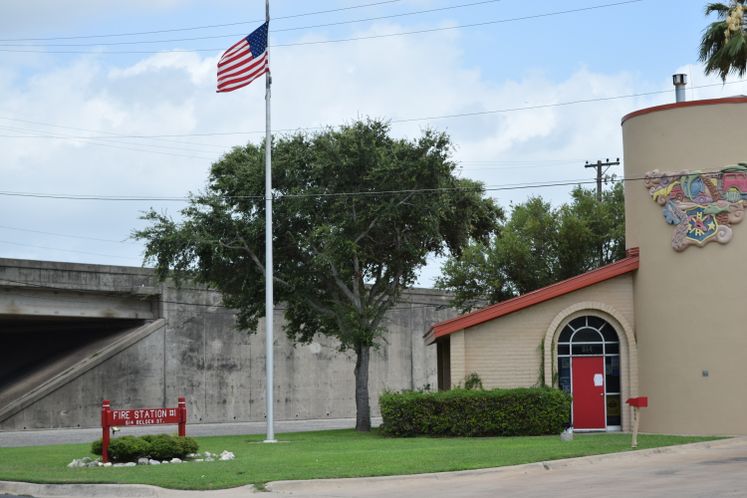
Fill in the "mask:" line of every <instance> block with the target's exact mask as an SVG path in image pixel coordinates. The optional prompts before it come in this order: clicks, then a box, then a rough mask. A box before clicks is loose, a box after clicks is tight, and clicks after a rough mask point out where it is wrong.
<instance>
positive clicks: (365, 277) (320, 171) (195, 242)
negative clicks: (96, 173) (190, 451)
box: [135, 121, 501, 431]
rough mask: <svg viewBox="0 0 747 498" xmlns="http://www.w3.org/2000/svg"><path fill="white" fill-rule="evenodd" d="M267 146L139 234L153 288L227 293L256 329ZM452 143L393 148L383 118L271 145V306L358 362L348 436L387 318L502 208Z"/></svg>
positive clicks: (224, 162) (365, 421)
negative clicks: (171, 280)
mask: <svg viewBox="0 0 747 498" xmlns="http://www.w3.org/2000/svg"><path fill="white" fill-rule="evenodd" d="M263 147H264V146H263V145H262V144H260V145H254V144H249V145H247V146H246V147H241V148H235V149H234V150H233V151H231V152H230V153H228V154H226V155H225V156H224V157H223V158H222V159H221V160H220V161H218V162H217V163H215V164H214V165H213V167H212V170H211V173H210V178H209V182H208V185H207V188H206V190H205V191H204V192H203V193H201V194H199V195H195V196H193V197H192V198H191V200H190V203H189V206H188V207H186V208H185V209H183V210H182V211H181V221H174V220H173V219H172V218H170V217H169V216H166V215H164V214H161V213H158V212H155V211H153V210H151V211H150V212H148V213H147V214H145V216H144V218H145V219H146V220H147V221H148V222H149V223H148V227H147V228H145V229H143V230H140V231H138V232H136V233H135V236H136V237H138V238H140V239H144V240H145V241H146V242H147V244H146V252H145V256H146V262H150V263H155V266H156V269H157V271H158V275H159V276H160V277H161V278H167V277H169V276H172V275H175V276H177V277H178V276H181V275H187V276H189V277H191V278H193V279H196V280H197V281H199V282H203V283H206V284H208V285H210V286H212V287H213V288H215V289H217V290H219V291H220V292H221V293H222V296H223V301H224V303H225V305H226V306H229V307H231V308H235V309H236V310H237V320H238V326H239V327H240V328H241V329H244V330H248V331H252V330H254V329H255V328H256V326H257V322H258V320H259V319H260V318H261V317H262V316H264V312H265V309H264V289H265V285H264V278H265V268H264V253H265V251H264V239H265V237H264V234H265V221H264V220H265V207H264V199H263V195H264V192H263V191H264V152H263V150H264V149H263ZM451 149H452V146H451V143H450V140H449V138H448V137H447V136H446V135H444V134H442V133H436V132H433V131H425V132H424V133H423V134H422V136H420V137H419V138H418V139H416V140H412V141H410V140H404V139H395V138H393V137H391V136H390V130H389V126H388V125H387V124H386V123H382V122H378V121H362V122H355V123H353V124H351V125H349V126H343V127H341V128H340V129H335V130H332V129H329V130H326V131H323V132H320V133H317V134H314V135H306V134H295V135H292V136H287V137H284V138H280V139H278V140H275V142H274V144H273V151H272V154H273V156H272V157H273V187H274V192H273V196H274V199H275V201H274V205H273V216H274V226H273V244H274V265H273V266H274V268H273V272H274V282H275V292H276V300H277V301H282V302H284V303H285V304H286V307H287V311H286V321H285V331H286V332H287V334H288V335H289V336H290V337H291V338H292V339H294V340H297V341H300V342H308V341H311V340H312V338H313V337H314V336H315V335H316V334H324V335H327V336H331V337H334V338H336V339H337V340H338V341H339V344H340V349H341V350H352V351H353V352H354V353H355V357H356V363H355V370H354V375H355V399H356V413H357V417H356V429H358V430H363V431H365V430H369V429H370V425H371V422H370V407H369V396H368V372H369V358H370V352H371V349H372V348H375V347H377V346H378V345H379V344H380V343H381V339H382V333H383V329H382V320H383V318H384V314H385V312H386V311H387V310H388V309H390V308H391V307H392V305H393V304H394V303H395V301H396V300H397V298H398V296H399V295H400V293H401V291H402V290H403V289H404V288H406V287H408V286H410V285H411V284H413V282H414V281H415V279H416V276H417V272H418V269H419V268H421V267H422V266H423V265H424V264H425V263H426V259H427V258H428V256H429V255H431V254H436V255H439V254H445V253H451V254H460V253H461V250H462V247H463V246H465V245H466V244H467V242H468V241H469V240H470V239H477V240H487V237H488V236H489V235H490V234H491V233H492V232H493V231H494V229H495V224H496V220H497V218H499V217H500V215H501V211H500V209H499V208H498V207H497V206H496V205H495V204H494V203H493V202H492V201H491V200H490V199H488V198H485V197H484V195H483V189H482V186H481V185H480V184H479V183H477V182H474V181H470V180H464V179H458V178H457V177H456V176H455V175H454V169H455V163H454V162H452V161H451V159H450V155H451Z"/></svg>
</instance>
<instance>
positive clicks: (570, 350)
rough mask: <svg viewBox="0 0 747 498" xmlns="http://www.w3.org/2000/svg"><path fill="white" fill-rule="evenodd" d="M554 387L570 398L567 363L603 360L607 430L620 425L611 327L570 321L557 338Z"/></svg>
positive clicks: (597, 321) (616, 345)
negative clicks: (578, 359) (581, 359)
mask: <svg viewBox="0 0 747 498" xmlns="http://www.w3.org/2000/svg"><path fill="white" fill-rule="evenodd" d="M557 353H558V385H559V387H560V388H561V389H563V390H564V391H566V392H567V393H569V394H571V395H572V394H573V385H572V381H571V379H572V378H573V372H572V365H573V362H572V361H571V359H572V358H573V357H580V356H599V357H603V358H604V377H605V382H604V391H605V392H604V395H605V402H606V403H605V406H606V417H607V427H608V428H617V427H619V426H620V425H621V414H622V410H621V397H620V393H621V391H620V339H619V338H618V335H617V332H616V331H615V329H614V327H612V325H610V324H609V323H608V322H607V321H605V320H603V319H602V318H599V317H597V316H592V315H588V316H581V317H578V318H575V319H573V320H571V321H570V322H569V323H568V325H566V326H565V327H563V330H562V331H561V332H560V335H559V336H558V350H557Z"/></svg>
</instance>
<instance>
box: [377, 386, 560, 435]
mask: <svg viewBox="0 0 747 498" xmlns="http://www.w3.org/2000/svg"><path fill="white" fill-rule="evenodd" d="M379 406H380V408H381V416H382V417H383V419H384V421H383V423H382V425H381V430H382V432H383V433H384V434H387V435H391V436H416V435H431V436H539V435H543V434H559V433H560V432H561V431H562V430H563V429H564V428H565V427H566V426H567V425H568V421H569V417H570V411H571V398H570V396H568V395H567V394H566V393H564V392H563V391H561V390H559V389H550V388H542V387H540V388H537V387H532V388H519V389H495V390H492V391H480V390H467V389H453V390H451V391H441V392H433V393H422V392H404V393H384V394H382V395H381V397H380V398H379Z"/></svg>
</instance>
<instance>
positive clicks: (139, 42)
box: [0, 0, 642, 47]
mask: <svg viewBox="0 0 747 498" xmlns="http://www.w3.org/2000/svg"><path fill="white" fill-rule="evenodd" d="M501 1H502V0H482V1H480V2H472V3H465V4H459V5H450V6H447V7H439V8H434V9H426V10H415V11H411V12H403V13H400V14H389V15H386V16H377V17H366V18H363V19H352V20H349V21H337V22H330V23H325V24H312V25H308V26H297V27H294V28H281V29H272V30H271V32H272V33H279V32H287V31H301V30H305V29H314V28H327V27H330V26H341V25H346V24H357V23H362V22H370V21H380V20H382V19H394V18H399V17H408V16H415V15H421V14H431V13H433V12H441V11H445V10H454V9H461V8H465V7H473V6H476V5H484V4H489V3H497V2H501ZM640 1H642V0H640ZM239 36H246V33H229V34H222V35H209V36H195V37H189V38H171V39H165V40H135V41H118V42H99V43H45V44H28V43H24V44H9V43H4V42H3V41H2V40H0V47H108V46H118V45H146V44H147V45H150V44H158V43H173V42H184V41H198V40H216V39H222V38H235V37H239ZM273 46H277V45H273Z"/></svg>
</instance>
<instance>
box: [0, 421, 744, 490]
mask: <svg viewBox="0 0 747 498" xmlns="http://www.w3.org/2000/svg"><path fill="white" fill-rule="evenodd" d="M745 443H747V436H741V437H733V438H729V439H721V440H717V441H705V442H700V443H690V444H682V445H674V446H663V447H659V448H650V449H645V450H636V451H628V452H624V453H608V454H604V455H591V456H585V457H575V458H565V459H561V460H551V461H546V462H534V463H527V464H522V465H512V466H506V467H491V468H486V469H475V470H459V471H453V472H435V473H429V474H410V475H399V476H380V477H355V478H342V479H313V480H306V481H275V482H271V483H268V484H267V490H269V491H271V492H276V493H281V494H297V493H300V492H301V491H311V490H313V489H318V488H326V489H328V488H329V487H330V485H334V483H339V484H343V483H349V482H358V483H360V485H361V486H365V485H366V484H375V483H387V482H390V483H391V482H393V481H403V480H404V481H412V480H434V481H439V480H446V479H454V478H457V479H459V478H470V477H472V476H480V475H486V474H493V475H512V474H513V475H526V474H534V473H541V472H546V471H551V470H560V469H566V468H571V467H577V466H589V465H594V464H597V463H601V462H608V461H615V460H616V461H619V462H621V463H623V462H626V461H635V460H640V459H641V458H647V457H652V456H655V455H659V454H675V453H688V452H691V451H696V450H699V449H707V448H715V449H717V448H728V447H731V446H739V445H744V444H745ZM0 493H9V494H18V495H32V496H35V497H38V498H78V497H92V498H98V497H111V498H151V497H153V498H171V497H174V498H176V497H181V496H187V497H189V496H194V497H197V496H200V497H214V498H220V497H232V496H242V495H245V494H254V493H260V492H259V491H257V489H256V488H254V486H252V485H248V486H241V487H239V488H229V489H220V490H208V491H204V490H203V491H184V490H178V489H166V488H160V487H158V486H150V485H146V484H33V483H25V482H12V481H0Z"/></svg>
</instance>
